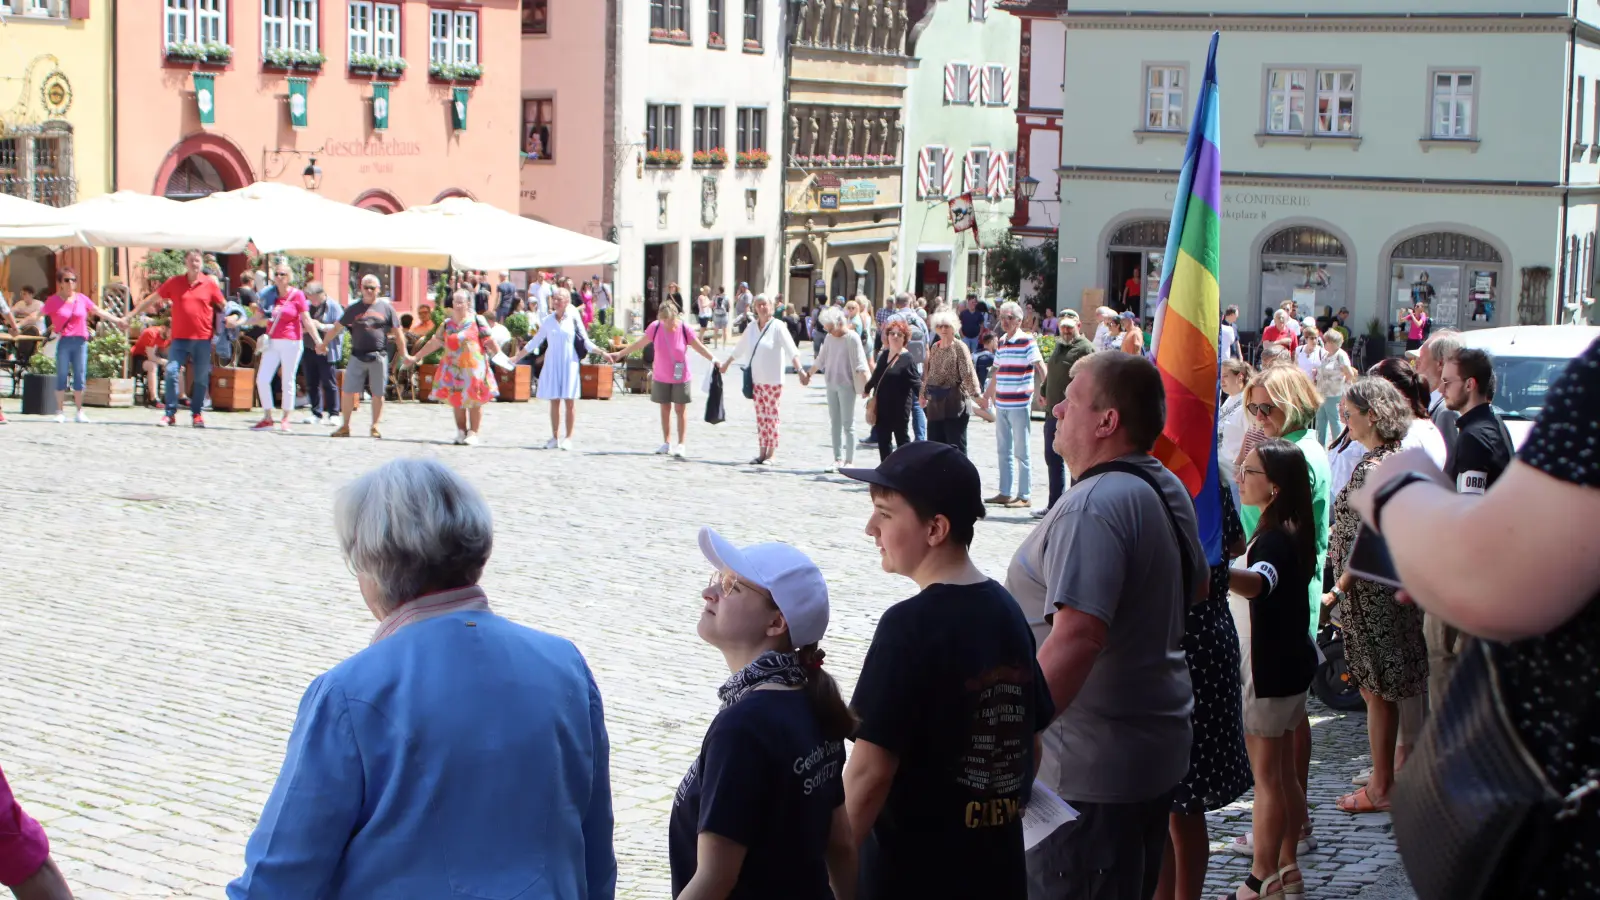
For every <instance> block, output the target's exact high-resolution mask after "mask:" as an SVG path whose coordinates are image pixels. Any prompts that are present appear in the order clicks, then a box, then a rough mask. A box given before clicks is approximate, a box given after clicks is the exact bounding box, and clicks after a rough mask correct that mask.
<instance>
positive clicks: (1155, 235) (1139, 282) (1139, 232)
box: [1106, 219, 1171, 318]
mask: <svg viewBox="0 0 1600 900" xmlns="http://www.w3.org/2000/svg"><path fill="white" fill-rule="evenodd" d="M1170 227H1171V223H1169V222H1168V221H1167V220H1166V219H1135V220H1133V221H1131V222H1127V223H1125V224H1123V225H1122V226H1121V227H1119V228H1118V229H1117V230H1116V231H1114V232H1112V233H1111V238H1110V240H1109V241H1108V242H1107V243H1106V261H1107V266H1108V269H1107V274H1108V279H1107V282H1106V283H1107V285H1108V287H1107V292H1106V293H1107V296H1106V304H1107V305H1108V306H1110V307H1112V308H1113V309H1117V310H1132V311H1133V312H1134V313H1135V314H1136V315H1138V316H1140V317H1141V318H1142V317H1143V316H1144V315H1145V314H1146V312H1147V311H1149V310H1151V309H1154V308H1155V301H1156V296H1157V294H1158V293H1159V291H1160V288H1161V285H1160V280H1161V261H1162V259H1163V258H1164V257H1165V256H1166V252H1167V232H1168V230H1169V229H1170Z"/></svg>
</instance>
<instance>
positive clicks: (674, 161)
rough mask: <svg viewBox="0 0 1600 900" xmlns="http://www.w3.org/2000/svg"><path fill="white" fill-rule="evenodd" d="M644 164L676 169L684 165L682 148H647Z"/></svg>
mask: <svg viewBox="0 0 1600 900" xmlns="http://www.w3.org/2000/svg"><path fill="white" fill-rule="evenodd" d="M644 164H645V165H647V166H654V167H656V168H661V169H675V168H677V167H678V166H681V165H683V151H681V150H646V151H645V153H644Z"/></svg>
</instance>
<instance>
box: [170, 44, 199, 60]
mask: <svg viewBox="0 0 1600 900" xmlns="http://www.w3.org/2000/svg"><path fill="white" fill-rule="evenodd" d="M205 58H206V48H205V46H204V45H202V44H193V43H189V42H187V41H179V42H175V43H171V44H168V45H167V59H170V60H173V61H175V62H189V63H195V62H200V61H201V60H203V59H205Z"/></svg>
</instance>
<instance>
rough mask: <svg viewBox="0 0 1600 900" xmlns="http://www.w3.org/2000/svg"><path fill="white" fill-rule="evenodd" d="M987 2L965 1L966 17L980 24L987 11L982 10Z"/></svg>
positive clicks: (980, 0)
mask: <svg viewBox="0 0 1600 900" xmlns="http://www.w3.org/2000/svg"><path fill="white" fill-rule="evenodd" d="M987 2H988V0H967V16H968V17H970V18H971V19H972V20H973V21H975V22H982V21H983V20H984V14H985V13H986V12H987V10H986V9H985V8H984V7H985V6H986V5H987Z"/></svg>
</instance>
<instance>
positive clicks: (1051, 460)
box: [1044, 416, 1067, 509]
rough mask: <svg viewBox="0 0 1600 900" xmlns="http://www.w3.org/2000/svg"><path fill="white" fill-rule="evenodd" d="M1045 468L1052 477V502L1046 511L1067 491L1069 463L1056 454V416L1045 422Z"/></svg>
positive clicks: (1046, 507)
mask: <svg viewBox="0 0 1600 900" xmlns="http://www.w3.org/2000/svg"><path fill="white" fill-rule="evenodd" d="M1044 467H1045V469H1046V470H1047V471H1048V472H1049V475H1050V502H1049V503H1048V504H1047V505H1046V506H1045V509H1049V508H1050V507H1052V506H1055V505H1056V501H1057V500H1059V499H1060V498H1061V492H1062V491H1064V490H1066V489H1067V461H1066V460H1064V459H1062V458H1061V454H1059V453H1057V452H1056V417H1055V416H1051V417H1050V418H1048V419H1045V420H1044Z"/></svg>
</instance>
